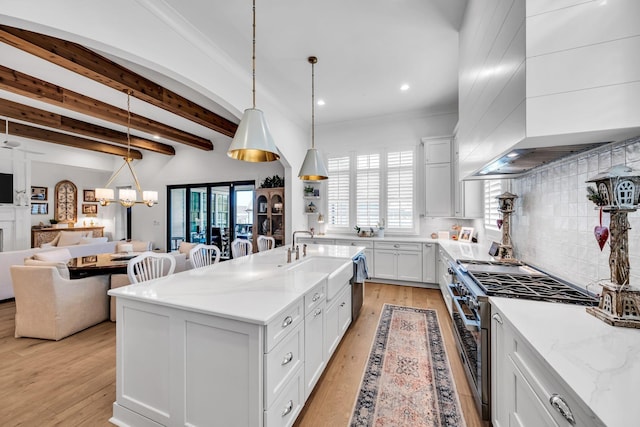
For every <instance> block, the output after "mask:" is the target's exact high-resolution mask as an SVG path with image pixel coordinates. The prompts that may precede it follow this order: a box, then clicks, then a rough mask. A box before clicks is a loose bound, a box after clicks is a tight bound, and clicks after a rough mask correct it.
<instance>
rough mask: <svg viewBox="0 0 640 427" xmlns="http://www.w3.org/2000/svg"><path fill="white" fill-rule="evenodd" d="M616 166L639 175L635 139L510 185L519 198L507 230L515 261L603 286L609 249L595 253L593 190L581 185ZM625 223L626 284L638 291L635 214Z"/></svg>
mask: <svg viewBox="0 0 640 427" xmlns="http://www.w3.org/2000/svg"><path fill="white" fill-rule="evenodd" d="M620 164H626V165H627V166H630V167H631V168H633V169H635V170H638V171H640V136H639V137H635V138H632V139H629V140H626V141H622V142H619V143H615V144H611V145H607V146H605V147H601V148H598V149H596V150H591V151H588V152H586V153H582V154H577V155H574V156H571V157H567V158H565V159H561V160H558V161H556V162H553V163H550V164H549V165H546V166H543V167H541V168H539V169H535V170H534V171H532V172H531V173H529V174H527V175H525V176H524V177H521V178H517V179H514V180H512V181H511V182H510V185H511V190H510V191H511V192H512V193H514V194H517V195H518V197H519V199H518V200H517V201H516V212H515V214H514V217H513V219H512V230H511V235H512V240H513V243H514V249H515V251H516V256H517V257H518V258H519V259H522V260H524V261H526V262H528V263H530V264H533V265H535V266H538V267H540V268H542V269H544V270H545V271H547V272H549V273H551V274H554V275H556V276H558V277H560V278H563V279H566V280H568V281H570V282H572V283H575V284H577V285H579V286H582V287H587V286H588V285H589V284H590V283H592V282H596V281H598V280H601V279H605V280H608V279H609V276H610V271H609V264H608V262H609V245H608V242H607V244H606V245H605V246H604V248H603V250H602V251H600V247H599V246H598V243H597V242H596V239H595V236H594V227H595V226H596V225H599V211H598V209H597V208H596V206H595V204H594V203H593V202H591V201H590V200H588V199H587V186H588V185H591V186H593V184H592V183H591V184H587V183H586V182H585V181H587V180H588V179H591V178H593V177H594V176H595V175H597V174H598V173H600V172H603V171H606V170H607V169H609V168H610V167H611V166H615V165H620ZM628 218H629V223H630V224H631V230H629V262H630V265H631V272H630V274H631V278H630V280H631V285H634V286H636V287H640V213H639V212H632V213H629V216H628ZM602 225H605V226H609V214H608V213H603V214H602ZM596 289H597V288H596ZM596 289H593V290H594V291H595V290H596Z"/></svg>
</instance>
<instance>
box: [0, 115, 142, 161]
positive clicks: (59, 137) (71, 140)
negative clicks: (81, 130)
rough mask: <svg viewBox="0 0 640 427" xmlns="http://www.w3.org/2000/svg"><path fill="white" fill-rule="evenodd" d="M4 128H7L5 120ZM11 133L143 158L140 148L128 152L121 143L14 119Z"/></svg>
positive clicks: (10, 125)
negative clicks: (39, 126)
mask: <svg viewBox="0 0 640 427" xmlns="http://www.w3.org/2000/svg"><path fill="white" fill-rule="evenodd" d="M2 128H3V129H4V128H5V126H4V122H3V124H2ZM9 135H14V136H21V137H23V138H31V139H37V140H40V141H44V142H49V143H54V144H59V145H66V146H67V147H75V148H82V149H84V150H91V151H97V152H98V153H105V154H112V155H115V156H120V157H127V155H129V157H131V158H132V159H138V160H139V159H142V153H141V152H140V151H138V150H131V151H130V152H129V153H128V152H127V149H126V148H125V147H121V146H119V145H111V144H107V143H105V142H98V141H94V140H91V139H86V138H81V137H79V136H74V135H68V134H66V133H60V132H54V131H52V130H48V129H42V128H37V127H34V126H29V125H26V124H23V123H15V122H12V121H9Z"/></svg>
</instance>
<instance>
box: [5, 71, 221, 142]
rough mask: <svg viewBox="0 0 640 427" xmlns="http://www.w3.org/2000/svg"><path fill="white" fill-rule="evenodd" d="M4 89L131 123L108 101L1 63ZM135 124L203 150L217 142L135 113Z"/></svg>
mask: <svg viewBox="0 0 640 427" xmlns="http://www.w3.org/2000/svg"><path fill="white" fill-rule="evenodd" d="M0 89H4V90H6V91H9V92H12V93H16V94H18V95H22V96H26V97H28V98H33V99H37V100H39V101H43V102H47V103H49V104H52V105H56V106H58V107H62V108H66V109H69V110H73V111H76V112H78V113H82V114H86V115H88V116H92V117H97V118H99V119H102V120H106V121H108V122H112V123H118V124H119V125H122V126H127V111H126V110H124V109H121V108H117V107H114V106H112V105H109V104H107V103H106V102H102V101H99V100H97V99H93V98H90V97H88V96H85V95H82V94H79V93H77V92H74V91H71V90H69V89H65V88H63V87H60V86H56V85H54V84H52V83H49V82H46V81H44V80H40V79H38V78H36V77H33V76H29V75H27V74H24V73H21V72H20V71H15V70H12V69H10V68H7V67H4V66H1V65H0ZM131 127H132V128H133V129H138V130H140V131H143V132H148V133H152V134H156V135H159V136H163V137H165V138H167V139H169V140H172V141H176V142H180V143H183V144H186V145H189V146H191V147H195V148H199V149H202V150H208V151H211V150H213V144H212V143H211V141H209V140H208V139H206V138H202V137H200V136H197V135H193V134H190V133H188V132H184V131H182V130H180V129H176V128H173V127H171V126H168V125H165V124H164V123H160V122H157V121H154V120H151V119H147V118H145V117H142V116H139V115H137V114H133V113H132V114H131Z"/></svg>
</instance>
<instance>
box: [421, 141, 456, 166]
mask: <svg viewBox="0 0 640 427" xmlns="http://www.w3.org/2000/svg"><path fill="white" fill-rule="evenodd" d="M423 141H424V161H425V163H429V164H430V163H450V162H451V140H450V139H449V138H448V137H447V138H438V139H424V140H423Z"/></svg>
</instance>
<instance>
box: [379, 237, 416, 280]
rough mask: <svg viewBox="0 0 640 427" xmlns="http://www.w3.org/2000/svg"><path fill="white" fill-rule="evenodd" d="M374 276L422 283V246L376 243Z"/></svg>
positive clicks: (400, 243) (401, 243) (402, 243)
mask: <svg viewBox="0 0 640 427" xmlns="http://www.w3.org/2000/svg"><path fill="white" fill-rule="evenodd" d="M373 247H374V251H373V257H374V261H375V267H374V269H373V275H374V277H376V278H379V279H390V280H404V281H408V282H422V244H421V243H407V242H388V241H384V242H381V241H376V242H375V243H374V246H373Z"/></svg>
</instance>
